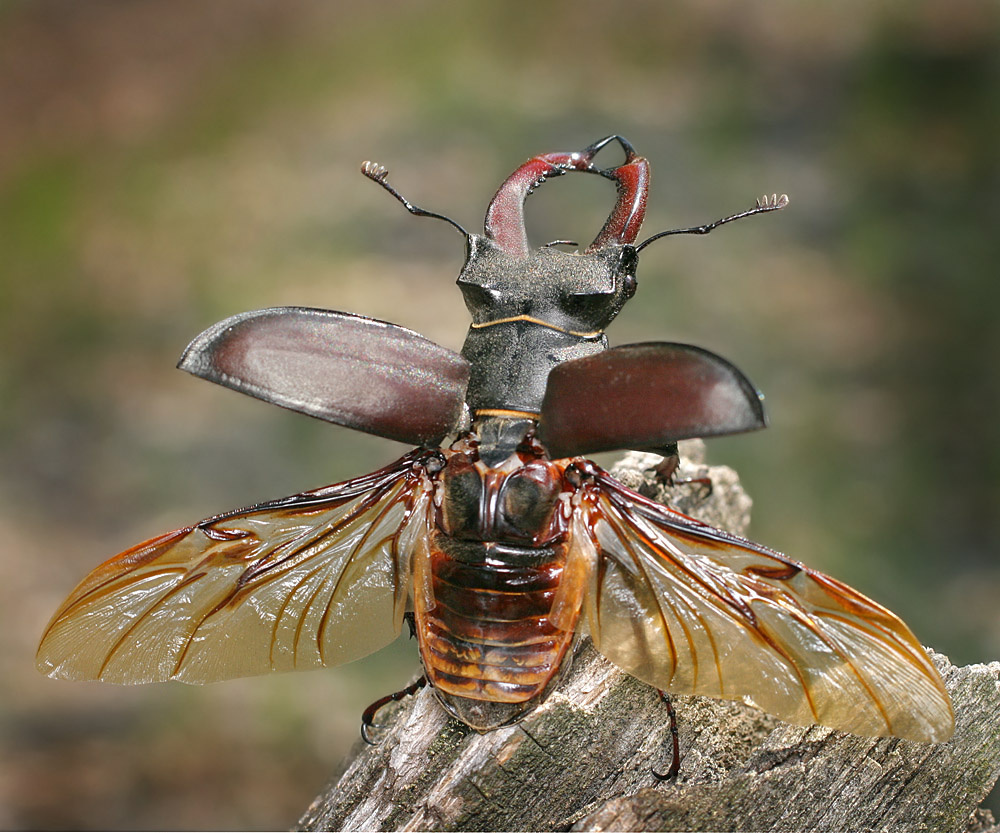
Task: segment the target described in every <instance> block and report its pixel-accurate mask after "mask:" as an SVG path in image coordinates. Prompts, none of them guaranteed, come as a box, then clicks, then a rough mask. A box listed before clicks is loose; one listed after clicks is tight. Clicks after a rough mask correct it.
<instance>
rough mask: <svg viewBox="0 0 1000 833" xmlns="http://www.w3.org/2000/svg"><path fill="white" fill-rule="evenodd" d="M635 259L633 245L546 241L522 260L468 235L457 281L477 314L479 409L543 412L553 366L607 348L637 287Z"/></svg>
mask: <svg viewBox="0 0 1000 833" xmlns="http://www.w3.org/2000/svg"><path fill="white" fill-rule="evenodd" d="M635 265H636V258H635V250H634V249H633V248H632V247H631V246H610V247H608V248H605V249H601V250H599V251H597V252H594V253H590V254H569V253H567V252H562V251H559V250H557V249H555V248H552V247H548V246H546V247H542V248H541V249H536V250H535V251H533V252H530V253H529V254H528V256H527V257H526V258H519V257H514V256H512V255H511V254H509V253H507V252H505V251H503V250H502V249H500V248H498V247H497V246H496V244H494V243H493V242H491V241H490V240H488V239H487V238H485V237H478V236H475V235H470V238H469V254H468V258H467V260H466V263H465V266H464V268H463V269H462V272H461V274H460V275H459V278H458V285H459V287H460V288H461V290H462V294H463V295H464V296H465V303H466V306H468V308H469V311H470V312H471V314H472V326H471V327H470V328H469V333H468V336H467V337H466V341H465V346H464V347H463V348H462V355H463V356H464V357H465V358H466V359H467V360H468V361H469V362H470V364H471V365H472V374H471V379H470V382H469V387H468V392H467V397H466V399H467V401H468V403H469V407H470V408H471V409H472V410H473V412H474V413H475V412H479V411H490V410H508V411H511V410H512V411H520V412H524V413H527V414H535V415H537V413H538V411H539V409H540V407H541V401H542V397H543V396H544V394H545V382H546V380H547V378H548V374H549V372H550V371H551V370H552V368H553V367H555V366H556V365H557V364H560V363H561V362H564V361H569V360H571V359H576V358H581V357H583V356H587V355H591V354H593V353H598V352H600V351H602V350H604V349H606V347H607V339H606V337H605V335H604V328H605V327H606V326H607V325H608V324H609V323H610V322H611V321H612V320H613V319H614V318H615V316H616V315H617V314H618V313H619V312H620V311H621V309H622V307H623V306H624V305H625V302H626V301H627V300H628V299H629V298H630V297H631V295H632V294H633V293H634V291H635Z"/></svg>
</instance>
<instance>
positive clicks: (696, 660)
mask: <svg viewBox="0 0 1000 833" xmlns="http://www.w3.org/2000/svg"><path fill="white" fill-rule="evenodd" d="M581 497H582V498H583V500H581V501H580V504H581V506H580V514H579V516H578V518H579V520H578V521H577V522H576V523H575V524H574V527H573V532H572V537H573V544H574V545H575V546H574V547H573V548H572V549H573V551H574V552H576V553H583V554H584V555H583V556H582V559H583V560H588V556H587V555H586V553H587V552H590V553H591V554H592V555H590V556H589V560H591V561H592V562H594V569H593V570H592V572H591V579H590V591H589V594H588V598H587V604H586V607H587V610H588V617H587V618H588V624H589V627H590V630H591V634H592V636H593V638H594V642H595V645H596V646H597V648H598V650H599V651H600V652H601V653H602V654H604V655H605V656H606V657H607V658H608V659H610V660H611V661H612V662H614V663H615V664H616V665H618V666H620V667H621V668H623V669H624V670H626V671H628V672H629V673H630V674H632V675H634V676H636V677H638V678H639V679H641V680H643V681H645V682H647V683H649V684H651V685H654V686H656V687H658V688H661V689H664V690H669V691H672V692H676V693H678V694H701V695H707V696H710V697H721V698H724V699H730V700H745V701H750V702H752V703H753V704H755V705H757V706H758V707H760V708H761V709H763V710H764V711H767V712H770V713H771V714H774V715H776V716H777V717H780V718H781V719H782V720H785V721H788V722H791V723H797V724H800V725H809V724H813V723H819V724H822V725H824V726H830V727H832V728H835V729H842V730H845V731H849V732H854V733H855V734H860V735H872V736H883V735H895V736H897V737H903V738H908V739H910V740H919V741H943V740H947V739H948V737H950V736H951V733H952V730H953V728H954V715H953V714H952V710H951V703H950V701H949V698H948V694H947V692H946V691H945V689H944V685H943V683H942V681H941V677H940V675H939V674H938V672H937V670H936V669H935V668H934V666H933V665H932V664H931V662H930V660H929V659H928V657H927V654H926V653H925V651H924V650H923V648H922V647H921V645H920V643H919V642H918V641H917V640H916V638H915V637H914V636H913V634H912V633H911V632H910V630H909V629H908V628H907V627H906V625H905V624H903V622H902V621H901V620H900V619H899V618H898V617H897V616H895V615H894V614H893V613H891V612H890V611H888V610H886V609H885V608H883V607H881V606H880V605H878V604H876V603H875V602H873V601H871V600H870V599H867V598H866V597H865V596H863V595H861V594H860V593H858V592H857V591H856V590H853V589H852V588H850V587H848V586H847V585H845V584H842V583H841V582H839V581H836V580H835V579H832V578H830V577H829V576H826V575H823V574H822V573H819V572H816V571H815V570H810V569H809V568H808V567H805V566H804V565H802V564H799V563H797V562H795V561H792V560H791V559H788V558H786V557H785V556H783V555H781V554H780V553H777V552H774V551H773V550H769V549H767V548H766V547H762V546H760V545H759V544H754V543H751V542H750V541H747V540H745V539H743V538H740V537H738V536H735V535H731V534H729V533H726V532H723V531H721V530H718V529H715V528H713V527H710V526H707V525H706V524H702V523H700V522H699V521H696V520H694V519H692V518H689V517H687V516H686V515H682V514H680V513H679V512H675V511H672V510H670V509H668V508H666V507H664V506H661V505H659V504H657V503H653V502H651V501H648V500H646V499H645V498H643V497H641V496H639V495H637V494H635V493H633V492H631V491H630V490H628V489H626V488H625V487H624V486H622V485H621V484H620V483H618V482H617V481H616V480H614V478H612V477H611V476H610V475H608V474H607V473H606V472H600V473H599V474H598V475H597V476H596V484H595V486H594V487H592V489H590V490H589V491H588V492H586V493H584V494H583V495H581ZM584 536H586V537H587V538H589V540H583V541H582V544H581V543H580V541H581V539H582V538H583V537H584Z"/></svg>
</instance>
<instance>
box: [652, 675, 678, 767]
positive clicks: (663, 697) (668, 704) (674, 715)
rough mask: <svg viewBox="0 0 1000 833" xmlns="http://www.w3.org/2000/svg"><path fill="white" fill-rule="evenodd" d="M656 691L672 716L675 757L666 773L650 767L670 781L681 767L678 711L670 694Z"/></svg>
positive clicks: (671, 728)
mask: <svg viewBox="0 0 1000 833" xmlns="http://www.w3.org/2000/svg"><path fill="white" fill-rule="evenodd" d="M656 691H657V693H658V694H659V695H660V699H661V700H662V701H663V703H664V705H666V707H667V714H668V715H669V716H670V737H671V743H672V746H673V758H672V760H671V761H670V768H669V769H667V771H666V772H665V773H660V772H657V771H656V770H655V769H650V772H652V773H653V776H654V777H655V778H657V779H658V780H660V781H668V780H669V779H671V778H675V777H676V776H677V773H678V772H680V769H681V746H680V741H679V740H678V738H677V712H675V711H674V704H673V703H671V702H670V695H669V694H667V692H665V691H663V690H662V689H659V688H658V689H657V690H656Z"/></svg>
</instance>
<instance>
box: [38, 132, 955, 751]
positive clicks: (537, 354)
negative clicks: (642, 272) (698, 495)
mask: <svg viewBox="0 0 1000 833" xmlns="http://www.w3.org/2000/svg"><path fill="white" fill-rule="evenodd" d="M612 143H617V144H618V145H619V146H620V147H621V149H622V150H623V151H624V154H625V160H624V162H623V163H622V164H620V165H617V166H612V167H607V168H602V167H599V166H598V165H597V164H596V163H595V157H596V156H597V155H598V153H599V152H600V151H602V149H604V148H605V147H606V146H607V145H609V144H612ZM570 172H581V173H589V174H596V175H599V176H602V177H606V178H608V179H611V180H613V181H614V182H615V184H616V185H617V201H616V203H615V206H614V209H613V210H612V211H611V213H610V216H609V217H608V219H607V222H606V223H605V224H604V227H603V228H602V229H601V230H600V232H599V233H598V235H597V237H596V238H595V239H594V241H593V243H591V244H590V246H588V247H587V249H586V251H584V252H583V253H569V252H565V251H561V250H559V249H558V248H556V247H555V246H552V245H550V246H543V247H541V248H538V249H532V248H531V247H530V246H529V245H528V241H527V236H526V233H525V225H524V214H523V205H524V200H525V198H526V196H527V195H528V194H529V193H530V192H531V190H532V189H534V188H536V187H537V186H538V185H540V184H541V183H542V182H543V181H544V180H545V179H547V178H551V177H554V176H560V175H563V174H566V173H570ZM363 173H364V174H365V175H366V176H367V177H369V178H370V179H372V180H374V181H375V182H377V183H378V184H380V185H381V186H382V187H383V188H385V189H386V190H387V191H388V192H389V193H390V194H392V195H393V196H394V197H396V199H398V200H399V201H400V202H401V203H402V204H403V205H404V206H405V207H406V208H407V210H409V211H410V212H412V213H413V214H416V215H419V216H428V217H432V218H437V219H440V220H444V221H445V222H448V223H450V224H451V225H452V226H454V227H455V228H456V229H458V231H460V232H461V233H462V235H463V236H464V237H465V241H466V246H467V258H466V261H465V265H464V267H463V268H462V271H461V273H460V275H459V277H458V285H459V288H460V289H461V291H462V294H463V295H464V297H465V302H466V304H467V306H468V308H469V312H470V313H471V315H472V325H471V327H470V329H469V333H468V337H467V338H466V341H465V346H464V347H463V349H462V352H461V355H459V354H457V353H454V352H452V351H450V350H447V349H445V348H443V347H439V346H438V345H436V344H434V343H432V342H430V341H428V340H427V339H425V338H423V337H421V336H419V335H417V334H416V333H414V332H411V331H410V330H406V329H403V328H402V327H398V326H395V325H393V324H388V323H385V322H382V321H375V320H372V319H369V318H363V317H361V316H357V315H351V314H349V313H344V312H330V311H326V310H320V309H307V308H300V307H285V308H276V309H266V310H261V311H258V312H249V313H244V314H241V315H236V316H233V317H231V318H228V319H226V320H224V321H222V322H220V323H218V324H216V325H215V326H213V327H211V328H209V329H208V330H206V331H205V332H204V333H202V334H201V335H199V336H198V337H197V338H195V339H194V341H192V342H191V344H190V346H189V347H188V348H187V350H186V351H185V352H184V354H183V356H182V358H181V361H180V365H179V366H180V367H181V368H182V369H184V370H186V371H189V372H190V373H193V374H195V375H196V376H200V377H202V378H205V379H208V380H210V381H213V382H216V383H218V384H221V385H224V386H226V387H230V388H234V389H235V390H238V391H242V392H243V393H248V394H250V395H252V396H256V397H258V398H261V399H264V400H266V401H268V402H273V403H275V404H277V405H281V406H283V407H285V408H290V409H292V410H294V411H299V412H301V413H305V414H309V415H310V416H314V417H319V418H320V419H324V420H328V421H330V422H334V423H337V424H339V425H345V426H348V427H350V428H355V429H357V430H360V431H365V432H368V433H370V434H377V435H379V436H382V437H389V438H392V439H395V440H402V441H404V442H407V443H410V444H412V445H414V446H416V448H415V449H414V450H413V451H411V452H409V453H408V454H406V455H404V456H403V457H402V458H401V459H399V460H397V461H396V462H395V463H392V464H390V465H388V466H386V467H385V468H383V469H381V470H379V471H376V472H374V473H372V474H368V475H365V476H363V477H358V478H355V479H353V480H349V481H346V482H344V483H340V484H337V485H334V486H329V487H326V488H322V489H316V490H314V491H309V492H303V493H301V494H297V495H293V496H291V497H288V498H283V499H280V500H274V501H270V502H266V503H261V504H258V505H256V506H251V507H249V508H246V509H241V510H238V511H232V512H227V513H224V514H221V515H217V516H215V517H212V518H209V519H207V520H204V521H201V522H200V523H197V524H195V525H193V526H189V527H186V528H184V529H179V530H176V531H174V532H170V533H167V534H166V535H162V536H160V537H158V538H153V539H151V540H149V541H147V542H145V543H142V544H139V545H138V546H135V547H133V548H132V549H129V550H126V551H125V552H123V553H122V554H121V555H118V556H116V557H115V558H112V559H111V560H109V561H107V562H106V563H104V564H103V565H101V566H100V567H98V568H97V569H96V570H94V571H93V572H92V573H91V574H90V575H89V576H87V577H86V578H85V579H84V580H83V582H82V583H81V584H80V585H79V586H78V587H77V588H76V589H75V590H74V591H73V592H72V593H71V594H70V596H69V598H68V599H67V600H66V601H65V602H64V603H63V605H62V606H61V607H60V608H59V610H58V611H57V612H56V614H55V616H54V618H53V619H52V621H51V623H50V624H49V626H48V628H47V629H46V631H45V634H44V636H43V638H42V642H41V646H40V648H39V652H38V665H39V668H40V669H41V670H42V671H44V672H45V673H47V674H50V675H52V676H54V677H62V678H69V679H100V680H106V681H109V682H116V683H146V682H154V681H158V680H169V679H173V680H181V681H183V682H189V683H204V682H208V681H212V680H220V679H226V678H231V677H238V676H246V675H252V674H260V673H265V672H269V671H285V670H292V669H306V668H315V667H319V666H325V665H335V664H338V663H343V662H348V661H350V660H353V659H357V658H358V657H361V656H364V655H366V654H368V653H371V652H372V651H375V650H377V649H378V648H380V647H382V646H384V645H386V644H387V643H388V642H390V641H392V640H393V639H394V638H395V637H396V636H397V635H398V634H399V633H400V630H401V628H402V624H403V622H404V621H406V620H409V621H410V622H411V623H412V626H413V628H414V632H415V634H416V636H417V638H418V645H419V652H420V658H421V661H422V663H423V667H424V672H425V676H426V680H427V681H428V682H429V683H430V685H431V686H432V687H433V689H434V692H435V693H436V695H437V697H438V699H439V700H440V702H441V704H442V705H443V706H444V708H445V709H446V710H447V711H448V712H449V713H450V714H452V715H454V716H455V717H456V718H458V719H459V720H461V721H463V722H464V723H466V724H468V725H469V726H471V727H473V728H474V729H477V730H479V731H487V730H490V729H493V728H496V727H499V726H503V725H507V724H510V723H513V722H516V721H517V720H519V719H521V718H522V717H524V715H525V714H527V713H528V712H529V711H530V710H532V709H533V708H535V707H536V706H538V705H539V704H540V703H541V702H543V701H544V700H545V698H546V697H547V696H548V695H549V693H550V692H551V691H552V690H553V688H554V687H555V686H556V685H557V684H558V681H559V679H560V677H561V674H562V673H563V672H565V670H566V668H567V666H568V664H569V662H568V660H569V657H570V656H571V653H570V646H571V644H572V642H573V640H574V637H575V635H576V634H577V633H579V632H581V631H586V632H588V633H589V634H590V636H591V637H592V639H593V640H594V644H595V646H596V647H597V649H598V650H599V651H600V652H601V653H603V654H604V655H605V656H606V657H607V658H608V659H610V660H611V661H612V662H613V663H615V664H616V665H618V666H620V667H621V668H623V669H624V670H625V671H627V672H628V673H630V674H632V675H634V676H636V677H638V678H639V679H640V680H643V681H645V682H647V683H650V684H651V685H653V686H656V687H657V688H659V689H665V690H669V691H672V692H675V693H683V694H703V695H708V696H712V697H721V698H727V699H750V700H752V701H753V702H754V703H756V704H757V705H758V706H759V707H760V708H762V709H764V710H766V711H768V712H771V713H773V714H775V715H777V716H778V717H780V718H782V719H784V720H786V721H790V722H793V723H799V724H812V723H821V724H824V725H826V726H830V727H833V728H838V729H844V730H848V731H851V732H855V733H859V734H867V735H873V736H881V735H895V736H899V737H905V738H910V739H914V740H935V741H940V740H944V739H946V738H947V737H949V736H950V734H951V732H952V728H953V722H954V718H953V715H952V710H951V705H950V701H949V699H948V695H947V693H946V691H945V689H944V686H943V684H942V681H941V678H940V676H939V674H938V672H937V671H936V669H935V668H934V666H933V665H932V664H931V662H930V660H929V659H928V657H927V655H926V653H925V652H924V650H923V648H922V647H921V645H920V643H919V642H918V641H917V640H916V638H915V637H914V636H913V634H912V633H911V632H910V631H909V629H908V628H907V627H906V625H905V624H904V623H903V622H902V621H901V620H900V619H898V618H897V617H896V616H895V615H894V614H892V613H890V612H889V611H888V610H886V609H884V608H882V607H881V606H879V605H878V604H876V603H875V602H873V601H871V600H869V599H867V598H865V597H864V596H862V595H861V594H860V593H858V592H857V591H855V590H853V589H851V588H850V587H847V586H846V585H844V584H841V583H840V582H838V581H836V580H835V579H832V578H829V577H828V576H825V575H823V574H822V573H819V572H817V571H814V570H811V569H809V568H808V567H806V566H804V565H803V564H800V563H799V562H797V561H793V560H791V559H789V558H787V557H785V556H784V555H781V554H780V553H778V552H775V551H774V550H771V549H769V548H767V547H764V546H761V545H759V544H755V543H752V542H750V541H748V540H746V539H744V538H741V537H738V536H736V535H732V534H730V533H727V532H724V531H721V530H718V529H715V528H713V527H711V526H708V525H706V524H704V523H701V522H699V521H697V520H694V519H692V518H689V517H687V516H686V515H682V514H680V513H678V512H676V511H674V510H671V509H669V508H667V507H664V506H661V505H659V504H656V503H653V502H651V501H649V500H647V499H646V498H644V497H642V496H641V495H638V494H636V493H634V492H632V491H630V490H629V489H627V488H625V487H624V486H623V485H622V484H621V483H619V482H617V481H616V480H615V479H614V478H612V477H611V476H610V475H609V474H608V473H607V472H606V471H604V470H603V469H601V468H600V467H599V466H597V465H595V464H594V463H593V462H591V461H589V460H587V459H586V457H585V455H587V454H591V453H594V452H598V451H605V450H611V449H624V448H639V449H657V450H660V451H661V452H665V453H667V454H672V453H674V451H675V449H676V445H675V444H676V442H677V441H678V440H680V439H684V438H688V437H709V436H717V435H721V434H732V433H735V432H741V431H750V430H753V429H757V428H761V427H763V426H764V413H763V409H762V406H761V398H760V396H759V394H758V393H757V391H756V389H755V388H754V386H753V385H752V384H751V383H750V382H749V381H748V380H747V378H746V377H745V376H744V375H743V374H742V373H741V372H740V371H739V370H737V368H736V367H734V366H733V365H732V364H730V363H729V362H727V361H725V360H724V359H722V358H720V357H719V356H716V355H714V354H713V353H710V352H708V351H706V350H702V349H700V348H697V347H692V346H689V345H684V344H673V343H647V344H632V345H626V346H623V347H612V348H609V347H608V344H607V339H606V337H605V334H604V330H605V328H606V327H607V326H608V324H609V323H610V322H611V321H612V320H613V319H614V318H615V316H616V315H617V314H618V312H619V311H620V310H621V309H622V307H623V305H624V304H625V303H626V301H628V299H629V298H631V297H632V295H633V294H634V293H635V291H636V268H637V265H638V260H639V253H640V252H641V251H642V249H643V248H645V247H646V246H648V245H649V244H650V243H651V242H653V241H654V240H658V239H660V238H662V237H664V236H666V235H670V234H699V233H700V234H704V233H707V232H709V231H711V230H712V229H714V228H717V227H718V226H720V225H722V224H724V223H728V222H730V221H732V220H736V219H739V218H741V217H748V216H751V215H755V214H759V213H764V212H770V211H774V210H776V209H780V208H783V207H784V206H785V205H786V203H787V198H785V197H781V198H778V197H773V198H769V199H768V198H765V199H764V200H761V201H758V203H757V205H756V206H754V207H753V208H751V209H749V210H748V211H744V212H741V213H739V214H735V215H732V216H730V217H726V218H723V219H721V220H718V221H716V222H715V223H710V224H708V225H704V226H696V227H692V228H686V229H675V230H671V231H665V232H661V233H660V234H656V235H653V236H652V237H649V238H647V239H646V240H645V241H643V242H642V243H639V244H638V245H636V243H635V240H636V238H637V236H638V233H639V227H640V225H641V224H642V221H643V216H644V213H645V210H646V195H647V188H648V184H649V167H648V163H647V161H646V160H645V159H644V158H642V157H641V156H639V155H638V154H637V153H636V152H635V150H634V149H633V148H632V146H631V145H630V144H629V143H628V142H627V141H625V140H624V139H623V138H621V137H620V136H609V137H607V138H606V139H602V140H601V141H599V142H596V143H594V144H592V145H590V146H589V147H587V148H585V149H583V150H582V151H579V152H574V153H549V154H544V155H541V156H536V157H533V158H532V159H530V160H528V161H527V162H526V163H525V164H523V165H521V167H519V168H518V169H517V170H515V171H514V173H513V174H511V175H510V177H508V178H507V180H506V181H505V182H504V183H503V184H502V185H501V186H500V189H499V190H498V191H497V193H496V196H494V198H493V200H492V202H491V203H490V205H489V209H488V211H487V214H486V223H485V233H484V234H483V235H479V234H472V233H470V232H467V231H466V230H465V229H464V228H462V226H460V225H459V224H458V223H457V222H455V221H454V220H452V219H450V218H449V217H446V216H444V215H441V214H436V213H434V212H430V211H425V210H424V209H422V208H418V207H417V206H415V205H413V204H411V203H410V202H409V201H407V200H406V199H405V198H404V197H402V196H401V195H400V194H399V193H398V192H397V191H396V190H395V189H394V188H393V187H392V186H391V185H390V184H389V183H388V181H387V173H386V171H385V169H384V168H382V167H381V166H378V165H375V164H372V163H365V165H364V166H363ZM445 438H448V439H447V440H446V439H445Z"/></svg>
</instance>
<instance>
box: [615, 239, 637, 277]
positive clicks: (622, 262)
mask: <svg viewBox="0 0 1000 833" xmlns="http://www.w3.org/2000/svg"><path fill="white" fill-rule="evenodd" d="M638 265H639V254H638V252H636V250H635V246H622V251H621V255H619V261H618V271H619V272H627V273H628V274H630V275H632V276H633V280H634V276H635V270H636V267H638Z"/></svg>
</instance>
